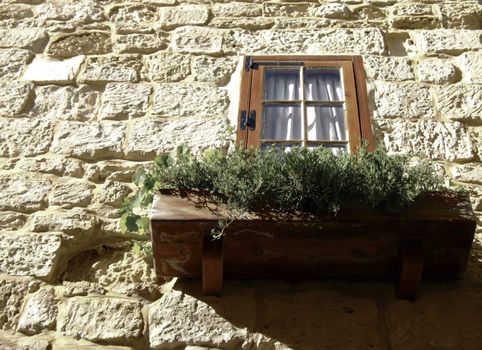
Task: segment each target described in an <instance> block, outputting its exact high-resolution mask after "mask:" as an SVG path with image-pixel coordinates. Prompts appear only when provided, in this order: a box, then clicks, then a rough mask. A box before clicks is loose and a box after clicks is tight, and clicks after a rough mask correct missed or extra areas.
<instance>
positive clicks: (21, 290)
mask: <svg viewBox="0 0 482 350" xmlns="http://www.w3.org/2000/svg"><path fill="white" fill-rule="evenodd" d="M0 254H1V253H0ZM2 271H3V270H2ZM39 286H40V281H35V280H31V279H27V278H20V277H10V276H8V277H2V278H0V305H1V307H0V329H15V327H16V326H17V322H18V318H19V316H20V309H21V307H22V304H23V301H24V299H25V296H26V295H27V294H28V293H33V292H35V291H36V290H38V289H39ZM0 345H3V344H2V343H1V342H0ZM15 350H16V349H15Z"/></svg>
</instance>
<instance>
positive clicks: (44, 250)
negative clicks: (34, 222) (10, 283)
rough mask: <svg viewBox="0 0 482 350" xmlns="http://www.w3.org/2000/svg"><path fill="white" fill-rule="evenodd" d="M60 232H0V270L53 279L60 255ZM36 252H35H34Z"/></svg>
mask: <svg viewBox="0 0 482 350" xmlns="http://www.w3.org/2000/svg"><path fill="white" fill-rule="evenodd" d="M60 245H61V238H60V236H59V235H58V234H54V233H48V234H47V233H46V234H35V233H27V234H16V233H15V232H2V233H0V271H2V272H3V273H5V274H8V275H11V276H35V277H38V278H42V279H47V280H50V279H52V278H53V277H54V276H53V273H54V269H55V268H56V264H57V261H58V257H59V250H60ZM33 252H35V254H32V253H33Z"/></svg>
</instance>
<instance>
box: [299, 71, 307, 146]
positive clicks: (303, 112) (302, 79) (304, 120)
mask: <svg viewBox="0 0 482 350" xmlns="http://www.w3.org/2000/svg"><path fill="white" fill-rule="evenodd" d="M300 95H301V96H300V97H301V136H302V137H303V143H302V145H303V147H306V142H307V139H308V119H307V116H306V101H305V67H304V66H301V68H300Z"/></svg>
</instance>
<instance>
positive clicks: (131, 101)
mask: <svg viewBox="0 0 482 350" xmlns="http://www.w3.org/2000/svg"><path fill="white" fill-rule="evenodd" d="M151 90H152V89H151V86H149V85H144V84H128V83H109V84H107V85H106V87H105V91H104V95H103V96H102V107H101V109H100V113H99V115H100V118H101V119H114V120H121V119H130V118H137V117H142V116H143V115H144V114H145V113H146V111H147V106H148V102H149V95H150V94H151Z"/></svg>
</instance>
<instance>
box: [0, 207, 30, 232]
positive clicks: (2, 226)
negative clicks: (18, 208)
mask: <svg viewBox="0 0 482 350" xmlns="http://www.w3.org/2000/svg"><path fill="white" fill-rule="evenodd" d="M26 221H27V216H26V215H24V214H20V213H16V212H13V211H0V230H5V231H13V230H18V229H20V228H22V226H23V225H25V222H26Z"/></svg>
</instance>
